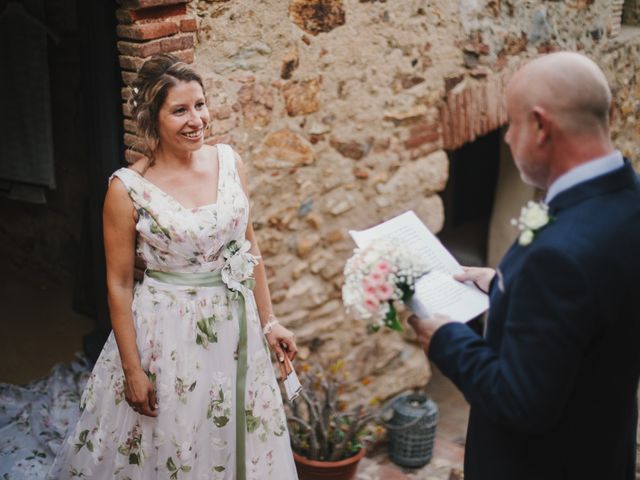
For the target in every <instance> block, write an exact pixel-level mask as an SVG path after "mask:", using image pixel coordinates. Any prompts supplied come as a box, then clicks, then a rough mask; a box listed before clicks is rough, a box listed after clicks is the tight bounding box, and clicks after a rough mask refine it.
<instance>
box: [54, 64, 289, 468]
mask: <svg viewBox="0 0 640 480" xmlns="http://www.w3.org/2000/svg"><path fill="white" fill-rule="evenodd" d="M132 97H133V115H134V118H135V120H136V121H137V126H138V131H139V135H140V136H141V137H142V138H143V139H144V140H145V142H146V144H147V146H148V152H147V153H148V160H147V159H145V160H140V161H138V162H137V163H135V164H134V165H132V166H131V167H129V168H121V169H120V170H118V171H116V172H115V173H114V175H113V176H112V179H111V182H110V186H109V189H108V192H107V195H106V198H105V204H104V238H105V252H106V260H107V285H108V290H109V307H110V312H111V322H112V325H113V332H112V333H111V336H110V337H109V339H108V341H107V343H106V345H105V347H104V349H103V351H102V353H101V355H100V358H99V359H98V361H97V363H96V365H95V367H94V369H93V372H92V374H91V377H90V379H89V381H88V384H87V387H86V389H85V391H84V394H83V396H82V401H81V407H82V409H83V411H82V414H81V416H80V419H79V421H78V423H77V425H76V426H75V427H74V428H72V429H71V433H70V434H69V436H68V438H67V440H66V441H65V443H64V445H63V447H62V448H61V450H60V452H59V454H58V456H57V458H56V460H55V462H54V465H53V467H52V469H51V471H50V473H49V478H54V479H67V478H75V477H79V478H91V479H123V480H124V479H131V480H134V479H156V478H171V479H203V480H204V479H207V480H208V479H229V480H230V479H237V480H243V479H258V478H259V479H269V478H271V479H274V480H275V479H277V480H282V479H295V478H297V476H296V471H295V466H294V463H293V458H292V454H291V447H290V444H289V435H288V432H287V427H286V420H285V416H284V411H283V406H282V399H281V397H280V391H279V388H278V385H277V382H276V378H275V375H274V372H273V368H272V365H271V362H270V356H269V352H268V348H267V343H268V345H269V346H270V347H271V348H272V349H273V350H274V352H275V354H276V357H277V359H278V361H279V362H278V364H279V366H280V367H281V369H283V368H284V367H283V361H284V356H285V355H287V356H288V357H289V358H290V359H293V357H294V356H295V354H296V344H295V340H294V335H293V333H292V332H290V331H289V330H287V329H286V328H285V327H283V326H282V325H281V324H279V323H278V321H277V319H276V317H275V316H274V315H273V312H272V306H271V300H270V296H269V291H268V286H267V281H266V275H265V269H264V265H263V263H262V261H261V260H260V252H259V250H258V245H257V243H256V239H255V235H254V232H253V228H252V226H251V220H250V214H249V201H248V198H247V186H246V185H247V183H246V177H245V170H244V167H243V164H242V161H241V159H240V158H239V157H238V155H237V154H236V153H235V152H234V151H233V150H232V149H231V147H229V146H228V145H222V144H219V145H216V146H213V147H211V146H208V145H205V144H204V135H205V131H206V128H207V125H208V122H209V114H208V110H207V106H206V102H205V92H204V87H203V82H202V80H201V78H200V77H199V76H198V74H197V73H195V72H194V71H193V70H192V69H191V68H190V67H189V66H188V65H186V64H184V63H182V62H180V61H178V59H176V58H175V57H173V56H171V55H160V56H157V57H154V58H152V59H150V60H148V61H147V62H146V63H145V64H144V65H143V66H142V68H141V69H140V72H139V73H138V78H137V80H136V81H135V83H134V88H133V96H132ZM136 237H137V238H138V240H137V242H136ZM136 254H138V255H139V256H141V257H142V258H143V259H144V260H145V262H146V265H147V270H146V272H145V275H144V279H143V281H142V283H140V284H137V285H135V286H134V281H133V273H132V272H133V266H134V258H135V256H136ZM263 334H264V336H263ZM265 337H266V342H265Z"/></svg>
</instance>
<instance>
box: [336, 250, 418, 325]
mask: <svg viewBox="0 0 640 480" xmlns="http://www.w3.org/2000/svg"><path fill="white" fill-rule="evenodd" d="M428 271H429V267H428V265H427V264H426V263H424V262H422V261H420V260H418V259H417V258H416V257H415V256H414V255H411V253H410V252H408V251H406V250H403V249H402V248H400V247H399V246H398V245H394V244H393V243H391V242H389V241H375V242H373V243H371V244H370V245H369V246H367V247H366V248H362V249H356V250H355V251H354V255H353V256H352V257H351V258H350V259H349V260H348V261H347V264H346V265H345V267H344V277H345V283H344V286H343V287H342V299H343V302H344V305H345V307H346V308H347V311H349V312H351V313H355V314H356V315H357V316H358V317H360V318H362V319H365V320H369V321H370V328H371V329H372V330H373V331H378V330H379V329H380V327H381V326H383V325H386V326H387V327H389V328H390V329H392V330H397V331H402V325H401V324H400V321H399V320H398V312H397V310H396V307H395V306H394V302H396V301H400V300H401V301H403V302H408V301H409V300H410V299H411V297H412V296H413V294H414V292H415V282H416V281H417V280H418V278H420V277H421V276H422V275H424V274H425V273H427V272H428Z"/></svg>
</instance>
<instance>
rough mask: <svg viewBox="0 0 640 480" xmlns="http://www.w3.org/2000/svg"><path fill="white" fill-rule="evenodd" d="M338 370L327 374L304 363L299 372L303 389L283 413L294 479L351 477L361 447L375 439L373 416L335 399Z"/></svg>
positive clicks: (337, 366) (338, 367)
mask: <svg viewBox="0 0 640 480" xmlns="http://www.w3.org/2000/svg"><path fill="white" fill-rule="evenodd" d="M343 366H344V363H343V362H341V361H340V362H337V363H335V364H333V365H331V366H330V367H329V368H328V369H323V368H322V367H320V366H317V365H316V366H310V365H308V364H304V365H302V368H301V369H300V370H301V371H300V375H299V376H300V382H301V384H302V386H303V390H302V392H301V394H300V398H298V399H297V400H296V401H295V402H293V403H289V404H288V408H287V420H288V423H289V433H290V435H291V444H292V448H293V452H294V453H293V456H294V459H295V462H296V467H297V469H298V475H299V477H300V480H317V479H325V480H326V479H336V480H342V479H344V480H346V479H352V478H354V477H355V473H356V470H357V468H358V462H359V461H360V460H361V459H362V457H364V454H365V444H366V443H368V442H369V441H371V440H373V439H374V438H375V430H374V429H373V428H372V426H373V425H372V421H373V420H374V418H375V414H374V413H373V412H372V411H370V409H369V408H367V407H366V406H364V405H361V404H359V405H353V406H351V407H350V408H349V407H348V406H347V404H346V402H344V400H342V399H341V398H339V397H340V393H342V392H343V390H344V388H345V383H344V380H343V378H342V377H341V375H340V371H341V370H342V368H343Z"/></svg>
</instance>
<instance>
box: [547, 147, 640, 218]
mask: <svg viewBox="0 0 640 480" xmlns="http://www.w3.org/2000/svg"><path fill="white" fill-rule="evenodd" d="M634 184H635V185H636V188H640V186H639V185H638V177H637V175H636V173H635V171H634V170H633V167H632V166H631V163H630V162H629V161H628V160H626V159H625V161H624V165H623V166H622V167H620V168H618V169H616V170H614V171H612V172H610V173H606V174H604V175H600V176H598V177H595V178H593V179H591V180H587V181H586V182H582V183H579V184H578V185H575V186H574V187H571V188H569V189H568V190H565V191H563V192H560V193H559V194H558V195H556V196H555V197H554V198H553V199H552V200H551V202H549V213H550V214H551V215H554V214H556V213H558V212H559V211H561V210H564V209H566V208H569V207H571V206H573V205H576V204H578V203H580V202H582V201H584V200H587V199H589V198H592V197H597V196H599V195H604V194H606V193H609V192H613V191H615V190H620V189H621V188H625V187H631V186H633V185H634Z"/></svg>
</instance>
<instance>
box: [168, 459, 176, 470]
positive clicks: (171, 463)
mask: <svg viewBox="0 0 640 480" xmlns="http://www.w3.org/2000/svg"><path fill="white" fill-rule="evenodd" d="M166 465H167V470H169V471H170V472H173V471H175V470H176V464H175V463H173V458H171V457H169V458H167V464H166Z"/></svg>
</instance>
